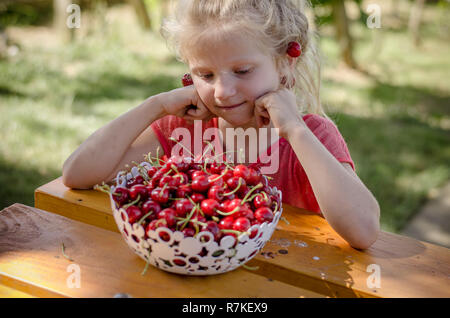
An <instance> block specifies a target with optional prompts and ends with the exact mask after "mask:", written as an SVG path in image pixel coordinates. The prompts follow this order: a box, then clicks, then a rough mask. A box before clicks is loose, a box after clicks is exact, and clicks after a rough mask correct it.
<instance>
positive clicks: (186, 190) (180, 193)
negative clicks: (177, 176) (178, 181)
mask: <svg viewBox="0 0 450 318" xmlns="http://www.w3.org/2000/svg"><path fill="white" fill-rule="evenodd" d="M191 193H192V188H191V186H189V185H186V184H182V185H180V186H179V187H178V188H177V191H176V196H177V198H184V197H186V195H190V194H191Z"/></svg>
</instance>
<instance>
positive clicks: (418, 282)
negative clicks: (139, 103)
mask: <svg viewBox="0 0 450 318" xmlns="http://www.w3.org/2000/svg"><path fill="white" fill-rule="evenodd" d="M35 207H36V208H39V209H41V210H37V209H34V208H31V207H26V206H23V205H20V204H15V205H13V206H11V207H9V208H7V209H5V210H3V211H2V212H0V213H1V215H0V228H6V229H7V233H6V234H5V231H3V234H0V284H2V285H4V286H6V287H7V288H9V289H14V290H17V291H19V292H23V293H26V294H28V295H31V296H38V297H42V296H51V297H53V296H56V297H59V296H68V297H112V296H113V295H115V294H116V293H121V292H124V293H128V294H130V295H132V296H134V297H186V296H189V297H449V296H450V289H449V288H448V286H450V284H449V282H450V275H449V274H450V251H449V250H448V249H446V248H444V247H439V246H435V245H432V244H428V243H425V242H420V241H417V240H414V239H411V238H407V237H403V236H399V235H395V234H391V233H386V232H381V233H380V235H379V238H378V240H377V242H376V243H375V244H374V245H373V246H372V247H371V248H369V249H367V250H365V251H359V250H355V249H353V248H351V247H350V246H349V245H348V244H347V243H346V242H345V241H344V240H343V239H342V238H341V237H339V235H338V234H337V233H336V232H334V230H333V229H332V228H331V227H330V226H329V225H328V223H327V222H326V220H324V219H323V218H321V217H320V216H317V215H315V214H313V213H311V212H308V211H305V210H301V209H297V208H294V207H292V206H289V205H286V204H285V205H283V215H284V217H285V218H286V219H287V221H288V222H284V221H283V220H281V221H280V222H279V224H278V226H277V229H276V231H275V232H274V234H273V236H272V238H271V240H270V241H269V242H268V243H267V244H266V246H265V247H264V249H263V250H262V251H261V253H260V254H259V255H257V256H256V257H255V258H253V259H252V260H251V261H250V262H248V263H247V265H248V266H252V267H254V266H257V267H258V269H257V270H248V269H245V268H242V267H241V268H239V269H237V270H234V271H232V272H229V273H225V274H221V275H214V276H209V277H186V276H182V275H175V274H171V273H166V272H164V271H161V270H159V269H156V268H154V267H152V266H150V267H149V268H148V270H147V273H146V274H145V275H144V276H142V275H141V272H142V270H143V268H144V267H145V262H144V261H143V260H142V259H140V258H139V257H138V256H137V255H135V254H134V253H133V252H132V251H131V250H130V249H129V248H128V246H127V245H126V243H125V242H124V241H123V239H122V237H121V235H120V234H119V233H118V231H117V227H116V225H115V222H114V219H113V216H112V211H111V209H110V205H109V198H108V197H107V196H106V195H105V194H104V193H101V192H98V191H93V190H71V189H68V188H67V187H65V186H64V185H63V184H62V182H61V178H59V179H56V180H54V181H52V182H50V183H48V184H46V185H43V186H42V187H40V188H38V189H37V190H36V192H35ZM42 210H45V211H48V212H44V211H42ZM49 212H52V213H49ZM56 214H59V215H56ZM62 243H64V244H65V247H66V249H65V252H66V254H67V255H68V256H70V258H72V259H73V260H74V263H76V264H78V265H79V266H80V268H81V276H82V278H81V282H82V284H83V286H87V287H88V288H79V289H77V288H68V287H67V286H66V285H67V284H66V279H67V277H68V276H69V275H70V273H68V272H67V270H66V269H67V266H68V265H70V264H71V262H70V261H69V260H68V259H66V258H65V257H64V256H63V255H62V251H61V248H62V247H61V244H62ZM5 248H6V250H5ZM373 270H378V272H373ZM377 273H378V274H379V275H378V276H376V274H377ZM374 277H375V278H376V277H378V278H379V280H378V282H379V285H378V286H377V284H373V283H374V281H373V280H372V279H373V278H374ZM83 286H82V287H83ZM217 286H221V288H217ZM0 292H1V291H0ZM0 295H1V294H0Z"/></svg>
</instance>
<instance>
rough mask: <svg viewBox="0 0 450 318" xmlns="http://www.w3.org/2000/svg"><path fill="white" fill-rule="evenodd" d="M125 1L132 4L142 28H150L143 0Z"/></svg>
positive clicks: (150, 24)
mask: <svg viewBox="0 0 450 318" xmlns="http://www.w3.org/2000/svg"><path fill="white" fill-rule="evenodd" d="M127 2H128V3H129V4H130V5H132V6H133V8H134V11H136V15H137V17H138V20H139V23H140V24H141V26H142V28H144V29H145V30H151V28H152V23H151V19H150V16H149V14H148V11H147V6H146V5H145V2H144V0H127Z"/></svg>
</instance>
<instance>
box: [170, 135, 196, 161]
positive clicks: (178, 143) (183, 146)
mask: <svg viewBox="0 0 450 318" xmlns="http://www.w3.org/2000/svg"><path fill="white" fill-rule="evenodd" d="M169 140H172V141H173V142H175V143H176V144H177V145H180V146H181V147H182V148H183V149H185V150H186V151H187V152H188V153H189V154H190V155H191V156H192V158H193V157H194V154H193V153H192V152H191V151H190V150H189V149H188V148H186V146H185V145H183V144H182V143H181V142H179V141H178V140H176V139H175V138H173V137H170V138H169Z"/></svg>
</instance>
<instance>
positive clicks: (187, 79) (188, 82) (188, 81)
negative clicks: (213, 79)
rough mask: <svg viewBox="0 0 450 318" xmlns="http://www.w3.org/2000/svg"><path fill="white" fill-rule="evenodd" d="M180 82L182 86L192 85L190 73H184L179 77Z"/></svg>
mask: <svg viewBox="0 0 450 318" xmlns="http://www.w3.org/2000/svg"><path fill="white" fill-rule="evenodd" d="M181 83H182V84H183V86H189V85H193V84H194V81H193V80H192V77H191V74H189V73H186V74H184V75H183V78H182V79H181Z"/></svg>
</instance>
